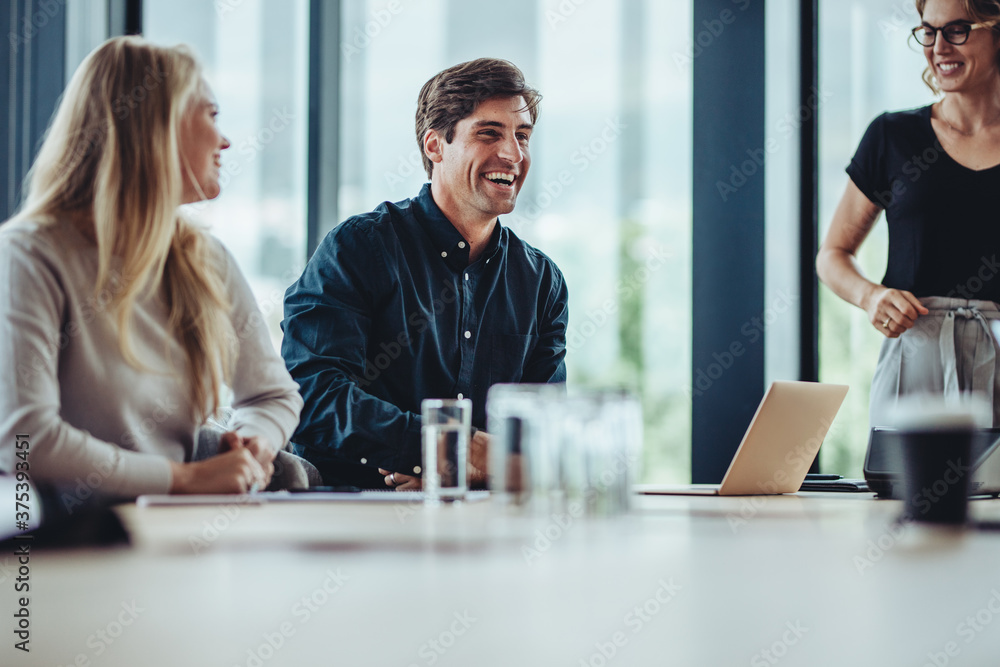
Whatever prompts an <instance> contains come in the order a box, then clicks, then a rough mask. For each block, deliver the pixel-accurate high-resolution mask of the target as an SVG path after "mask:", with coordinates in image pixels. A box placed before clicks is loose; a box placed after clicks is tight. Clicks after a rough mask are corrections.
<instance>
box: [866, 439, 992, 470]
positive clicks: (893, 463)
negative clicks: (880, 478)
mask: <svg viewBox="0 0 1000 667" xmlns="http://www.w3.org/2000/svg"><path fill="white" fill-rule="evenodd" d="M892 432H893V429H884V428H873V429H872V430H871V436H870V438H869V440H868V454H867V455H866V456H865V474H866V475H868V474H876V475H879V474H898V473H901V472H902V471H901V470H900V469H899V465H900V461H901V460H902V459H901V458H900V457H899V456H898V455H897V454H896V452H895V450H894V448H895V446H896V445H895V443H896V440H895V438H892V437H887V434H889V433H892ZM998 440H1000V428H986V429H982V430H980V431H978V432H977V433H976V435H975V437H974V438H973V439H972V460H973V461H975V462H976V463H975V465H977V466H978V465H979V464H980V463H981V462H982V461H981V459H982V457H983V454H985V453H986V452H987V451H988V450H989V449H990V448H991V447H992V446H993V445H994V444H996V442H997V441H998Z"/></svg>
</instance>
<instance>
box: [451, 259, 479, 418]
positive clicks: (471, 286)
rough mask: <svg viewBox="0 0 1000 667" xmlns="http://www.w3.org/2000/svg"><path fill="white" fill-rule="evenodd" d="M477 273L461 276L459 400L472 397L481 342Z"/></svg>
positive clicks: (467, 270)
mask: <svg viewBox="0 0 1000 667" xmlns="http://www.w3.org/2000/svg"><path fill="white" fill-rule="evenodd" d="M478 278H479V277H478V275H477V273H476V272H475V271H474V270H472V268H470V267H466V268H465V269H463V270H462V272H461V276H460V282H461V289H460V290H459V293H460V294H461V295H462V297H461V299H460V303H461V306H460V308H461V312H460V313H459V321H460V322H461V326H460V327H459V329H460V331H461V333H460V334H459V336H460V340H459V342H458V349H459V359H460V362H459V363H460V367H459V370H458V382H457V386H456V388H455V391H456V397H457V398H465V397H466V396H471V395H472V371H473V363H474V361H475V356H476V355H475V352H476V341H478V340H479V330H478V327H479V321H478V320H479V318H477V317H476V308H475V294H476V284H477V282H478Z"/></svg>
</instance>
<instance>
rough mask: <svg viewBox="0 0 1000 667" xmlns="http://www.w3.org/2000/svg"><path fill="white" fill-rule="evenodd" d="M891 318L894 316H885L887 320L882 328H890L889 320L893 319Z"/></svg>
mask: <svg viewBox="0 0 1000 667" xmlns="http://www.w3.org/2000/svg"><path fill="white" fill-rule="evenodd" d="M891 319H892V318H890V317H887V318H885V322H883V323H882V328H883V329H888V328H889V322H890V321H891Z"/></svg>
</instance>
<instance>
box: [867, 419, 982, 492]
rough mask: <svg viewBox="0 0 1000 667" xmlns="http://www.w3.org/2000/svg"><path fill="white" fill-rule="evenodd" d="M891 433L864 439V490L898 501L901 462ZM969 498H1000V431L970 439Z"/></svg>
mask: <svg viewBox="0 0 1000 667" xmlns="http://www.w3.org/2000/svg"><path fill="white" fill-rule="evenodd" d="M893 433H895V431H894V429H889V428H881V427H876V428H873V429H872V430H871V434H870V435H869V437H868V450H867V451H866V452H865V465H864V474H865V479H866V480H867V481H868V487H869V488H870V489H871V490H872V491H874V492H875V493H877V494H878V496H879V497H880V498H896V499H899V498H901V497H902V496H901V494H900V481H901V479H900V478H901V477H902V470H901V469H900V465H901V460H900V458H899V456H898V454H897V453H896V440H895V439H894V438H893V437H892V434H893ZM972 460H973V461H974V463H973V466H972V469H973V472H972V478H971V479H970V480H969V495H970V496H998V495H1000V428H984V429H979V430H978V431H976V433H975V435H974V437H973V439H972Z"/></svg>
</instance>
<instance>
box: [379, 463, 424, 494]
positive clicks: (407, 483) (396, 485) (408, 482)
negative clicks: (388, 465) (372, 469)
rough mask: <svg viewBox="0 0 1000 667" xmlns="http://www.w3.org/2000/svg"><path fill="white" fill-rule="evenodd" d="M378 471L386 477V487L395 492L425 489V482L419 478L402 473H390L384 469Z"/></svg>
mask: <svg viewBox="0 0 1000 667" xmlns="http://www.w3.org/2000/svg"><path fill="white" fill-rule="evenodd" d="M378 471H379V472H380V473H382V475H384V476H385V485H386V486H388V487H389V488H390V489H392V490H393V491H419V490H420V489H422V488H423V482H422V481H421V479H420V478H419V477H414V476H412V475H404V474H403V473H401V472H389V471H388V470H385V469H383V468H379V469H378Z"/></svg>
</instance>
